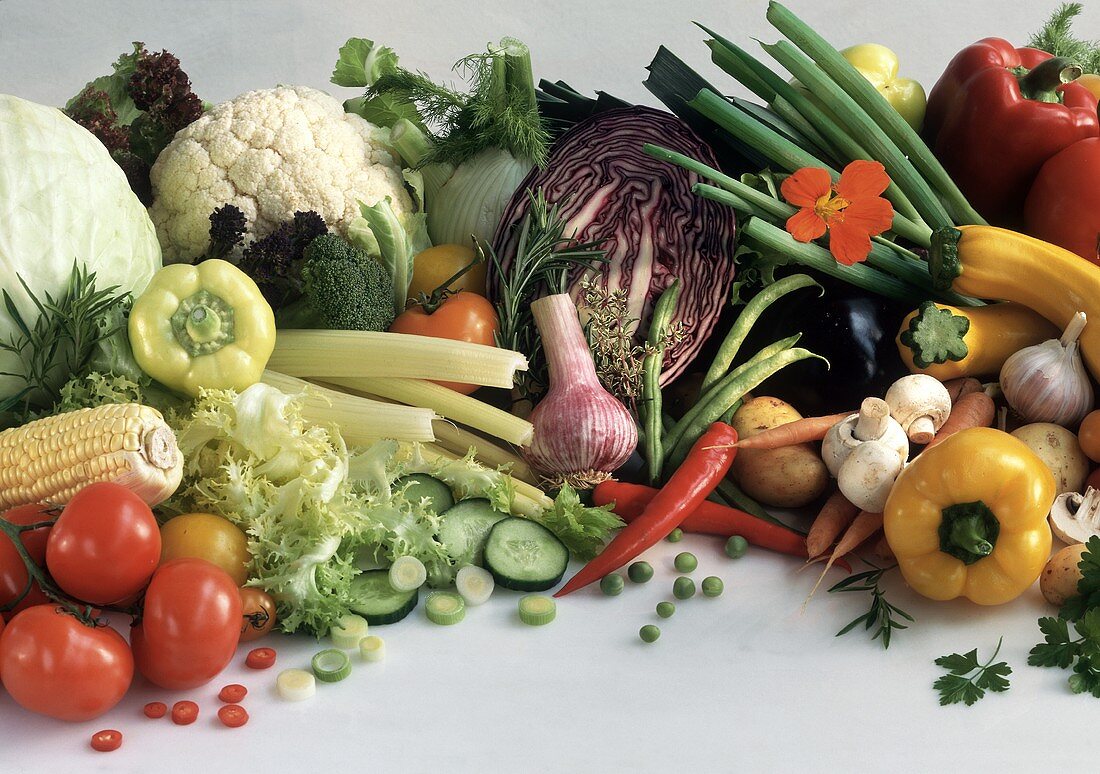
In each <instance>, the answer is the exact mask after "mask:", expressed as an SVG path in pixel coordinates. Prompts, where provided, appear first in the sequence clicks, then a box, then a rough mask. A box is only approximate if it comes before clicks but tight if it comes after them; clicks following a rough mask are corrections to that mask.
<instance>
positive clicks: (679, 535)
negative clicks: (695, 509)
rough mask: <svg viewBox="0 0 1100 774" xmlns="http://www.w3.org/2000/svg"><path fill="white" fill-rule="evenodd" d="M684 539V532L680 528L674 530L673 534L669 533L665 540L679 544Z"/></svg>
mask: <svg viewBox="0 0 1100 774" xmlns="http://www.w3.org/2000/svg"><path fill="white" fill-rule="evenodd" d="M683 539H684V531H683V530H682V529H680V528H679V527H677V528H676V529H674V530H672V532H669V533H668V535H667V536H666V537H665V540H667V541H668V542H669V543H679V542H680V541H681V540H683Z"/></svg>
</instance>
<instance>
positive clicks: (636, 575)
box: [626, 562, 653, 583]
mask: <svg viewBox="0 0 1100 774" xmlns="http://www.w3.org/2000/svg"><path fill="white" fill-rule="evenodd" d="M626 574H627V575H628V576H630V580H632V581H634V582H635V583H646V582H647V581H649V579H650V578H652V577H653V565H651V564H650V563H649V562H634V564H632V565H630V566H629V567H627V568H626Z"/></svg>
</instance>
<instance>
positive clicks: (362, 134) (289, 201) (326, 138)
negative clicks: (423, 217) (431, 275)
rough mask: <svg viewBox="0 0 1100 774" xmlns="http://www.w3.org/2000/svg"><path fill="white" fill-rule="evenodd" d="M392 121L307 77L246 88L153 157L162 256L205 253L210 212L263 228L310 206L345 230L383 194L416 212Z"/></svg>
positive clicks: (404, 213)
mask: <svg viewBox="0 0 1100 774" xmlns="http://www.w3.org/2000/svg"><path fill="white" fill-rule="evenodd" d="M389 139H390V137H389V130H388V129H383V128H381V127H377V126H375V125H374V124H371V123H369V122H367V121H365V120H363V119H362V118H360V117H359V116H357V115H354V114H351V113H345V112H344V107H343V105H342V104H341V103H340V102H339V101H338V100H336V99H335V98H333V97H330V96H329V95H328V94H325V93H324V92H322V91H318V90H316V89H311V88H307V87H305V86H279V87H277V88H274V89H262V90H259V91H250V92H247V93H245V94H242V95H241V96H239V97H237V98H236V99H232V100H230V101H228V102H223V103H221V104H220V105H217V106H215V107H213V108H211V109H210V110H208V111H207V112H206V113H204V114H203V116H202V117H201V118H199V119H198V120H197V121H195V122H194V123H192V124H190V125H189V126H187V127H186V128H185V129H183V130H182V131H180V132H179V133H178V134H177V135H176V136H175V138H174V139H173V140H172V142H171V143H170V144H169V145H168V147H166V148H165V149H164V151H163V152H162V153H161V154H160V156H159V157H158V158H157V161H156V163H155V164H154V165H153V169H152V172H151V174H150V178H151V181H152V184H153V195H154V200H153V206H152V207H150V209H149V214H150V216H151V218H152V220H153V224H154V225H155V226H156V229H157V237H158V238H159V240H160V244H161V249H162V251H163V254H164V260H165V261H166V262H178V261H189V260H193V259H194V258H196V257H198V256H200V255H202V253H203V251H204V250H205V249H206V246H207V243H208V241H209V233H208V232H209V228H210V213H211V212H212V211H213V210H214V209H215V208H216V207H220V206H221V205H223V204H232V205H235V206H237V207H239V208H240V210H241V211H242V212H243V213H244V214H245V216H247V218H248V221H249V223H250V224H251V231H250V237H251V238H253V239H256V238H260V237H262V236H265V235H266V234H268V233H270V232H271V231H272V230H273V229H274V228H275V226H277V225H278V224H279V223H281V222H283V221H286V220H290V219H291V218H292V217H293V216H294V213H295V212H296V211H299V210H302V211H305V210H313V211H315V212H317V213H319V214H320V215H321V216H322V217H323V218H324V219H325V222H326V223H328V225H329V226H330V227H331V228H334V229H335V230H337V231H338V232H340V233H341V234H343V235H345V236H346V235H347V227H348V225H349V224H350V223H351V221H352V220H353V219H354V218H356V217H357V216H358V215H359V213H360V210H359V202H360V201H362V202H364V203H366V204H368V205H373V204H376V203H377V202H379V201H381V200H383V199H385V198H386V197H389V199H390V206H391V207H392V208H393V209H394V212H395V213H397V215H398V217H399V218H400V219H401V220H402V221H407V220H408V219H409V217H410V216H411V215H412V214H413V203H412V200H411V199H410V198H409V195H408V193H407V192H406V190H405V187H404V180H403V178H402V173H401V166H400V163H399V161H397V160H396V158H395V154H394V153H393V152H392V151H391V149H390V145H389Z"/></svg>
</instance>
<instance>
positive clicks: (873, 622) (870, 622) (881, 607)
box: [829, 565, 913, 648]
mask: <svg viewBox="0 0 1100 774" xmlns="http://www.w3.org/2000/svg"><path fill="white" fill-rule="evenodd" d="M871 566H872V567H873V568H874V569H871V570H868V571H867V572H860V573H856V574H855V575H851V576H849V577H847V578H845V579H844V580H842V581H841V582H840V583H838V584H836V585H835V586H833V587H832V588H831V589H829V591H830V592H833V591H836V592H849V591H864V592H868V593H870V595H871V607H870V609H868V611H867V612H866V613H864V614H863V615H861V616H859V618H856V619H855V620H854V621H852V622H851V623H849V624H848V625H847V626H845V627H844V628H843V629H841V630H840V631H839V632H837V633H836V636H837V637H840V636H841V635H843V634H847V633H848V632H850V631H852V629H855V628H856V627H857V626H859V625H860V624H863V628H864V629H866V630H867V631H870V630H872V629H874V632H875V633H874V634H873V635H871V639H872V640H878V639H881V640H882V647H883V648H889V647H890V635H891V633H892V632H893V631H894V630H896V629H908V628H909V627H908V626H907V625H905V624H902V623H899V622H898V621H897V620H896V619H895V618H894V616H898V617H900V618H904V619H905V620H906V621H909V622H910V623H912V621H913V616H911V615H909V614H908V613H907V612H905V611H904V610H902V609H901V608H898V607H895V606H894V605H891V604H890V603H889V602H887V601H886V592H885V591H883V589H882V588H880V586H879V584H880V583H881V581H882V576H883V575H885V574H886V572H887V571H888V570H890V569H893V568H891V567H882V568H880V567H875V566H874V565H871Z"/></svg>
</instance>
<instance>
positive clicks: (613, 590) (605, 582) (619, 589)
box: [600, 572, 626, 597]
mask: <svg viewBox="0 0 1100 774" xmlns="http://www.w3.org/2000/svg"><path fill="white" fill-rule="evenodd" d="M625 585H626V581H624V580H623V576H621V575H619V573H617V572H613V573H611V574H610V575H605V576H603V578H601V579H600V591H602V592H603V593H604V594H606V595H607V596H609V597H617V596H619V595H620V594H622V593H623V587H624V586H625Z"/></svg>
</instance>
